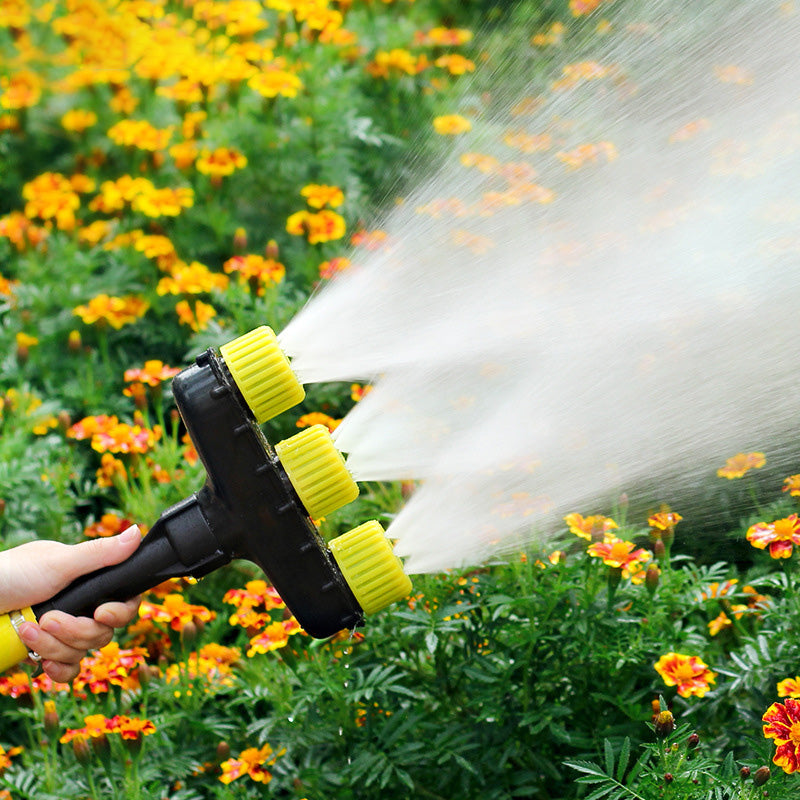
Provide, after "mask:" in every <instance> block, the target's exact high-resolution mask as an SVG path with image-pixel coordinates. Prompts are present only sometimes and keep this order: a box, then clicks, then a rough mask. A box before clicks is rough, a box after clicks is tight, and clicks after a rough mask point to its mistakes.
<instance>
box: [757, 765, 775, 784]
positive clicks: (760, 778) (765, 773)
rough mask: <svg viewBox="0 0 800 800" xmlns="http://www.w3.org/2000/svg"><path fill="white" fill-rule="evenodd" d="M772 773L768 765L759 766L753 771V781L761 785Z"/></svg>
mask: <svg viewBox="0 0 800 800" xmlns="http://www.w3.org/2000/svg"><path fill="white" fill-rule="evenodd" d="M771 775H772V773H771V772H770V769H769V767H759V768H758V769H757V770H756V771H755V772H754V773H753V783H754V784H755V785H756V786H763V785H764V784H765V783H766V782H767V781H768V780H769V779H770V776H771Z"/></svg>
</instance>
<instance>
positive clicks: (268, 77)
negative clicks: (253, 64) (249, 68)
mask: <svg viewBox="0 0 800 800" xmlns="http://www.w3.org/2000/svg"><path fill="white" fill-rule="evenodd" d="M247 85H248V86H249V87H250V88H251V89H253V90H254V91H256V92H258V93H259V94H260V95H261V96H262V97H267V98H273V97H278V95H280V96H282V97H297V94H298V92H300V91H301V90H302V89H303V81H302V80H300V78H298V77H297V75H295V74H294V73H292V72H286V70H282V69H276V68H274V67H266V68H264V69H262V70H261V72H259V73H258V74H257V75H254V76H253V77H252V78H250V80H249V81H248V82H247Z"/></svg>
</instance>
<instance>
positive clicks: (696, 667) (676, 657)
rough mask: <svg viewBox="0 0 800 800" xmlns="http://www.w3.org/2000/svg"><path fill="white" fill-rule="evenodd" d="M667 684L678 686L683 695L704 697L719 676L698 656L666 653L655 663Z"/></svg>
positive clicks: (680, 693)
mask: <svg viewBox="0 0 800 800" xmlns="http://www.w3.org/2000/svg"><path fill="white" fill-rule="evenodd" d="M654 666H655V669H656V672H658V674H659V675H660V676H661V678H662V679H663V681H664V683H666V685H667V686H677V687H678V694H679V695H680V696H681V697H691V696H692V695H694V696H696V697H703V695H705V693H706V692H707V691H708V690H709V689H710V688H711V686H710V684H712V683H714V680H715V678H716V677H717V675H716V673H715V672H711V670H710V669H709V668H708V666H707V665H706V664H705V663H704V662H703V660H702V659H701V658H699V657H698V656H688V655H683V654H681V653H666V654H665V655H663V656H661V658H659V659H658V661H657V662H656V663H655V665H654Z"/></svg>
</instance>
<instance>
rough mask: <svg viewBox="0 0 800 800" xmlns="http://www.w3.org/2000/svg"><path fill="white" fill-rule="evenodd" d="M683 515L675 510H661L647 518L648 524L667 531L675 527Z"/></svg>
mask: <svg viewBox="0 0 800 800" xmlns="http://www.w3.org/2000/svg"><path fill="white" fill-rule="evenodd" d="M682 519H683V517H682V516H681V515H680V514H677V513H675V512H674V511H659V512H658V513H656V514H653V515H652V516H650V517H648V518H647V524H648V525H649V526H650V527H651V528H655V529H656V530H659V531H667V530H671V529H672V528H674V527H675V526H676V525H677V524H678V523H679V522H680V521H681V520H682Z"/></svg>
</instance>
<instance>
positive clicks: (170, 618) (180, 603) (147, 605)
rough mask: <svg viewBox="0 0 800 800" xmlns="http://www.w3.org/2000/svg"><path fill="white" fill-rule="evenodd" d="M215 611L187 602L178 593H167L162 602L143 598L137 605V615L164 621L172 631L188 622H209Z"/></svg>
mask: <svg viewBox="0 0 800 800" xmlns="http://www.w3.org/2000/svg"><path fill="white" fill-rule="evenodd" d="M216 616H217V615H216V613H215V612H213V611H211V609H209V608H206V607H205V606H199V605H192V604H191V603H187V602H186V600H184V599H183V596H182V595H180V594H168V595H167V596H166V597H165V598H164V602H163V604H159V603H151V602H149V601H147V600H143V601H142V603H141V605H140V606H139V617H140V618H141V619H144V620H152V621H153V622H165V623H167V624H168V625H169V627H170V628H172V630H174V631H180V630H182V629H183V628H184V626H186V625H187V624H188V623H190V622H194V621H195V620H200V621H201V622H210V621H211V620H212V619H215V618H216Z"/></svg>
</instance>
